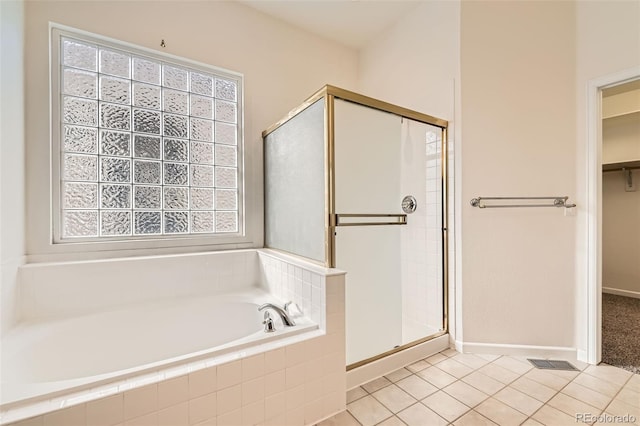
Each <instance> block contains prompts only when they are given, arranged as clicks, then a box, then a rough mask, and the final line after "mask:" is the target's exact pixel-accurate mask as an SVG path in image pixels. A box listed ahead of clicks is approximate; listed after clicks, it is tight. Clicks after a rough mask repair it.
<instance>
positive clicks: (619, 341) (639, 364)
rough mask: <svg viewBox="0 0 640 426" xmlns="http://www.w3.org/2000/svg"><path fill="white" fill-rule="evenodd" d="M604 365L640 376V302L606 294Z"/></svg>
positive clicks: (630, 298) (604, 300)
mask: <svg viewBox="0 0 640 426" xmlns="http://www.w3.org/2000/svg"><path fill="white" fill-rule="evenodd" d="M602 362H605V363H607V364H609V365H614V366H616V367H620V368H624V369H625V370H628V371H632V372H634V373H636V374H640V299H635V298H632V297H624V296H616V295H613V294H608V293H603V294H602Z"/></svg>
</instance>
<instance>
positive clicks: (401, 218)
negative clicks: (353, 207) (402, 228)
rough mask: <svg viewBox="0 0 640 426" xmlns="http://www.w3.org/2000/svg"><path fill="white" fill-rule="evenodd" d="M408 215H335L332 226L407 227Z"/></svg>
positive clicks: (332, 217) (331, 222) (332, 216)
mask: <svg viewBox="0 0 640 426" xmlns="http://www.w3.org/2000/svg"><path fill="white" fill-rule="evenodd" d="M406 224H407V215H406V214H372V213H362V214H351V213H348V214H346V213H345V214H333V215H331V220H330V226H373V225H406Z"/></svg>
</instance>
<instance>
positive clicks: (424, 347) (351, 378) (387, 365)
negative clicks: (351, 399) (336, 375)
mask: <svg viewBox="0 0 640 426" xmlns="http://www.w3.org/2000/svg"><path fill="white" fill-rule="evenodd" d="M448 347H449V335H448V334H445V335H444V336H440V337H436V338H435V339H432V340H429V341H427V342H424V343H420V344H419V345H416V346H413V347H411V348H407V349H405V350H403V351H400V352H396V353H395V354H392V355H389V356H386V357H384V358H382V359H379V360H377V361H373V362H370V363H369V364H365V365H363V366H361V367H358V368H354V369H353V370H350V371H347V389H353V388H355V387H356V386H360V385H362V384H365V383H367V382H370V381H371V380H373V379H376V378H378V377H380V376H384V375H385V374H388V373H391V372H392V371H395V370H397V369H398V368H401V367H404V366H405V365H407V364H411V363H414V362H416V361H419V360H421V359H423V358H426V357H428V356H431V355H433V354H436V353H438V352H440V351H443V350H445V349H447V348H448Z"/></svg>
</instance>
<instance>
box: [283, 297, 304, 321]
mask: <svg viewBox="0 0 640 426" xmlns="http://www.w3.org/2000/svg"><path fill="white" fill-rule="evenodd" d="M284 311H285V312H286V313H287V314H288V315H289V316H291V317H293V318H297V317H301V316H302V310H301V309H300V307H299V306H298V304H297V303H295V302H294V301H293V300H290V301H289V302H287V303H285V304H284Z"/></svg>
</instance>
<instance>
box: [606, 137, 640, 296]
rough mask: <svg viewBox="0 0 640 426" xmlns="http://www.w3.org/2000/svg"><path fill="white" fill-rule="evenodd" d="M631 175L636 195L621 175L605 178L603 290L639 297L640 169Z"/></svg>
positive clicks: (616, 173)
mask: <svg viewBox="0 0 640 426" xmlns="http://www.w3.org/2000/svg"><path fill="white" fill-rule="evenodd" d="M639 136H640V135H639ZM605 142H606V140H605ZM632 173H633V181H634V182H635V185H636V191H635V192H625V190H624V187H625V180H624V175H623V174H622V172H607V173H603V176H602V287H603V289H604V290H605V291H608V292H611V291H612V290H613V291H621V292H622V293H619V294H622V295H625V296H632V297H639V298H640V170H633V172H632ZM626 292H630V293H626Z"/></svg>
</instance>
